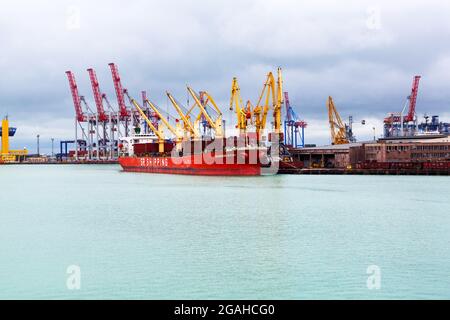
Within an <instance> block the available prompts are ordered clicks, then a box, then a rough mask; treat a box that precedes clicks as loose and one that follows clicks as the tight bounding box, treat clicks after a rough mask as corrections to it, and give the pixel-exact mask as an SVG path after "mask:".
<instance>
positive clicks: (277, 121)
mask: <svg viewBox="0 0 450 320" xmlns="http://www.w3.org/2000/svg"><path fill="white" fill-rule="evenodd" d="M277 71H278V78H277V99H276V104H275V106H274V110H273V118H274V129H275V133H276V134H280V133H281V106H282V105H283V102H284V101H283V78H282V73H281V68H278V70H277Z"/></svg>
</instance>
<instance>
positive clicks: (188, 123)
mask: <svg viewBox="0 0 450 320" xmlns="http://www.w3.org/2000/svg"><path fill="white" fill-rule="evenodd" d="M166 94H167V97H168V98H169V100H170V102H171V103H172V105H173V106H174V108H175V110H176V111H177V112H178V114H179V115H180V117H181V120H182V121H183V123H184V128H185V129H187V130H188V131H189V133H190V134H191V135H192V136H193V137H194V138H197V137H198V132H197V130H195V128H194V126H193V125H192V123H191V121H189V116H188V115H185V114H184V113H183V110H181V107H180V106H179V105H178V103H177V101H176V100H175V98H174V97H173V96H172V95H171V94H170V93H169V92H166Z"/></svg>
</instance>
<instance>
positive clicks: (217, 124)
mask: <svg viewBox="0 0 450 320" xmlns="http://www.w3.org/2000/svg"><path fill="white" fill-rule="evenodd" d="M187 89H188V91H189V93H190V95H191V96H192V98H193V99H194V101H195V105H197V106H198V107H199V108H200V111H201V113H200V115H201V116H203V117H205V119H206V121H207V123H208V125H209V126H211V128H212V129H213V130H214V134H215V137H216V138H218V139H220V138H223V137H224V131H223V121H222V112H221V111H220V109H219V107H218V106H217V104H216V102H215V101H214V99H213V98H212V96H211V95H210V94H209V93H208V92H206V91H203V92H202V96H203V98H204V97H206V99H204V101H203V102H201V99H202V98H200V97H198V96H197V94H196V93H195V91H194V90H192V89H191V88H190V87H187ZM209 104H211V105H212V108H213V110H214V111H215V112H216V113H217V117H216V119H212V118H211V116H210V115H209V113H208V111H207V110H206V108H207V107H208V106H209ZM200 115H199V116H200Z"/></svg>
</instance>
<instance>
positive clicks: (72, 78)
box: [66, 71, 87, 122]
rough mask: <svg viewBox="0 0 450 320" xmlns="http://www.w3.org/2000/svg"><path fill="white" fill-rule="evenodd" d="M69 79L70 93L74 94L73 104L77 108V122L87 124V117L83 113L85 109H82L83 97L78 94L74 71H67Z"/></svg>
mask: <svg viewBox="0 0 450 320" xmlns="http://www.w3.org/2000/svg"><path fill="white" fill-rule="evenodd" d="M66 75H67V78H68V79H69V85H70V91H71V92H72V99H73V104H74V106H75V113H76V116H77V121H79V122H86V121H87V117H86V114H85V113H84V112H83V108H82V107H81V97H80V94H79V93H78V86H77V82H76V81H75V76H74V74H73V72H72V71H66Z"/></svg>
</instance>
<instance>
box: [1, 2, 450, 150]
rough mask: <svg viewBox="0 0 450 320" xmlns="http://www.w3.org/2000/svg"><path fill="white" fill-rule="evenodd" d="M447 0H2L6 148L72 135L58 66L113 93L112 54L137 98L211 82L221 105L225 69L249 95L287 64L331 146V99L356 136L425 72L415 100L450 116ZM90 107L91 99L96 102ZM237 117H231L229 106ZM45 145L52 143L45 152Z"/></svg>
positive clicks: (397, 106) (296, 99) (227, 78)
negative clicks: (10, 131)
mask: <svg viewBox="0 0 450 320" xmlns="http://www.w3.org/2000/svg"><path fill="white" fill-rule="evenodd" d="M449 17H450V3H449V2H448V1H443V0H442V1H435V0H432V1H430V0H428V1H425V0H424V1H419V0H415V1H414V0H410V1H360V0H359V1H317V0H315V1H300V0H298V1H285V0H282V1H280V0H277V1H275V0H273V1H272V0H264V1H260V0H239V1H233V0H226V1H221V0H215V1H201V0H197V1H195V0H192V1H182V0H178V1H168V0H165V1H133V0H130V1H111V0H108V1H20V0H14V1H12V0H4V1H2V6H1V9H0V41H1V47H0V48H1V52H0V113H1V114H2V115H4V114H6V113H7V114H9V116H10V119H11V122H12V125H14V126H17V127H18V134H17V135H18V136H17V138H16V139H14V140H13V141H12V144H13V146H14V147H23V146H25V145H26V146H28V147H29V148H30V150H31V151H35V143H34V141H35V139H34V137H35V136H36V134H38V133H39V134H40V135H41V137H42V138H41V139H42V143H43V144H44V147H45V148H48V146H49V141H50V138H51V137H54V138H55V139H56V140H57V141H58V140H60V139H71V138H73V117H74V108H73V104H72V100H71V96H70V91H69V87H68V83H67V79H66V77H65V71H66V70H72V71H73V72H74V73H75V76H76V79H77V82H78V85H79V89H80V93H81V94H83V95H85V96H86V97H87V98H88V99H89V100H91V101H93V99H92V90H91V87H90V83H89V78H88V74H87V72H86V69H87V68H88V67H93V68H94V69H96V71H97V75H98V78H99V82H100V86H101V89H102V91H104V92H105V93H106V94H107V95H108V96H109V98H110V100H111V101H112V102H113V103H114V104H115V103H116V99H115V95H114V90H113V84H112V80H111V75H110V72H109V69H108V63H109V62H115V63H117V65H118V67H119V71H120V72H121V76H122V80H123V84H124V86H125V87H126V88H128V90H129V91H130V92H131V93H132V94H133V95H134V96H136V97H138V96H139V92H140V91H141V90H143V89H145V90H147V91H148V92H149V96H150V97H151V99H152V100H154V101H156V102H157V103H159V104H160V106H164V107H165V106H166V105H167V99H166V98H165V95H164V92H165V90H169V91H171V92H173V94H174V95H175V96H176V97H177V98H178V100H180V101H184V100H185V99H186V90H185V86H186V84H190V85H191V86H193V87H194V88H195V89H196V90H201V89H205V90H208V91H209V92H210V93H211V94H212V95H213V96H214V97H215V99H216V100H217V101H218V102H220V105H221V106H222V109H223V111H224V112H225V113H227V115H226V117H225V118H226V119H228V120H231V114H228V111H227V110H228V103H229V95H230V87H231V79H232V77H233V76H236V77H238V79H239V82H240V86H241V92H242V96H243V99H244V100H247V99H250V100H252V101H253V102H254V103H255V102H256V101H255V100H257V97H258V95H259V93H260V90H261V88H262V84H263V82H264V79H265V76H266V74H267V73H268V72H269V71H274V72H275V71H276V68H277V67H278V66H281V67H282V68H283V71H284V86H285V89H286V90H287V91H289V94H290V97H291V103H292V104H293V105H294V106H295V109H296V110H297V113H298V114H300V115H301V117H302V118H304V119H305V120H306V121H307V122H308V123H309V128H308V130H307V133H306V140H307V143H318V144H326V143H328V142H329V135H330V134H329V130H328V125H327V115H326V106H325V102H326V99H327V97H328V95H331V96H333V98H334V100H335V103H336V105H337V107H338V110H339V112H340V114H341V116H342V117H343V118H346V117H348V115H350V114H351V115H353V117H354V118H355V120H356V121H359V120H362V119H366V120H367V125H366V126H365V127H363V126H361V125H356V126H355V129H354V131H355V133H356V135H357V137H358V138H360V139H369V138H370V137H371V136H372V127H374V126H375V127H376V128H377V135H378V134H381V130H382V118H383V116H384V115H385V114H386V113H388V112H392V111H400V110H401V109H402V107H403V104H404V102H405V99H406V96H408V95H409V93H410V90H411V89H410V88H411V83H412V79H413V76H414V75H415V74H420V75H422V76H423V78H422V83H421V87H420V92H419V98H418V106H417V111H418V114H419V115H423V114H424V113H428V114H440V115H441V118H442V120H446V121H450V18H449ZM91 104H92V105H94V103H93V102H91ZM233 120H234V117H233ZM47 150H48V149H47Z"/></svg>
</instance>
